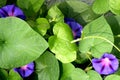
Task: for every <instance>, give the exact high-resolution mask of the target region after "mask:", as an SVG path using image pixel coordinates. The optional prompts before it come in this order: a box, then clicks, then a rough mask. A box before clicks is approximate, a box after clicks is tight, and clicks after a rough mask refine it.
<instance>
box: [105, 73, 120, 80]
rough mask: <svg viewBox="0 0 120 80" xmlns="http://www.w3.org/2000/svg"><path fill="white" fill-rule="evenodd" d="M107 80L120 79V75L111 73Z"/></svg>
mask: <svg viewBox="0 0 120 80" xmlns="http://www.w3.org/2000/svg"><path fill="white" fill-rule="evenodd" d="M105 80H120V76H119V75H116V74H113V75H109V76H107V77H106V78H105Z"/></svg>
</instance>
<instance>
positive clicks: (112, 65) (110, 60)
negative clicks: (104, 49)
mask: <svg viewBox="0 0 120 80" xmlns="http://www.w3.org/2000/svg"><path fill="white" fill-rule="evenodd" d="M92 65H93V68H94V69H95V70H96V71H97V72H98V73H99V74H103V75H108V74H112V73H114V72H115V71H116V70H117V69H118V67H119V61H118V59H117V58H116V57H115V56H114V55H112V54H108V53H105V54H104V55H103V56H102V57H101V58H100V59H97V58H95V59H92Z"/></svg>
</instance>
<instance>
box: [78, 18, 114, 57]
mask: <svg viewBox="0 0 120 80" xmlns="http://www.w3.org/2000/svg"><path fill="white" fill-rule="evenodd" d="M113 42H114V38H113V33H112V31H111V28H110V26H109V24H108V23H107V21H106V20H105V18H104V17H103V16H102V17H100V18H98V19H96V20H94V21H92V22H91V23H89V24H87V25H86V26H85V27H84V29H83V34H82V38H81V41H80V44H79V50H80V52H82V53H89V52H90V53H91V54H92V56H94V57H101V55H102V54H104V53H105V52H111V50H112V47H113Z"/></svg>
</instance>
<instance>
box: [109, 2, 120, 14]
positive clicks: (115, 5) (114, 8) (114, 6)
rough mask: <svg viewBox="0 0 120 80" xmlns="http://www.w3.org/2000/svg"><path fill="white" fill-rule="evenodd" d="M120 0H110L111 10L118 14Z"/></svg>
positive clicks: (119, 12)
mask: <svg viewBox="0 0 120 80" xmlns="http://www.w3.org/2000/svg"><path fill="white" fill-rule="evenodd" d="M119 6H120V0H109V7H110V10H111V11H112V12H113V13H114V14H117V15H120V7H119Z"/></svg>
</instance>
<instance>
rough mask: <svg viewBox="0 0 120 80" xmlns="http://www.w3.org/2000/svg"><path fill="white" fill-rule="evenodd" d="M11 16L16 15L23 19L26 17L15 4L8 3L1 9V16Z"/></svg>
mask: <svg viewBox="0 0 120 80" xmlns="http://www.w3.org/2000/svg"><path fill="white" fill-rule="evenodd" d="M9 16H15V17H18V18H21V19H25V18H26V17H25V15H24V13H23V12H22V10H21V9H20V8H18V7H16V6H15V5H6V6H4V7H2V8H1V9H0V17H2V18H4V17H9Z"/></svg>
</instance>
